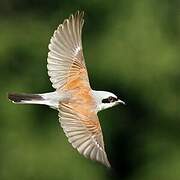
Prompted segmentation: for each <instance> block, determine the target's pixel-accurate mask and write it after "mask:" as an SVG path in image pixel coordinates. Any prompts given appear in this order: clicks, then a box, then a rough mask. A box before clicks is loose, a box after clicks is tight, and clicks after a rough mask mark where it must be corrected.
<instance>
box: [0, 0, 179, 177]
mask: <svg viewBox="0 0 180 180" xmlns="http://www.w3.org/2000/svg"><path fill="white" fill-rule="evenodd" d="M179 7H180V4H179V1H178V0H173V1H167V0H165V1H162V0H160V1H155V0H140V1H133V2H132V1H129V0H126V1H125V0H121V1H118V2H116V1H108V0H107V1H102V0H99V1H95V0H93V1H88V0H87V1H83V0H70V1H65V0H64V1H59V0H58V1H57V0H55V1H53V2H52V1H50V0H45V1H42V0H41V1H40V0H39V1H36V0H31V1H22V0H8V1H6V0H2V1H1V2H0V42H1V43H0V73H1V74H0V87H1V91H0V92H1V93H0V101H1V108H0V154H1V163H0V179H1V180H9V179H13V180H16V179H27V180H28V179H31V180H33V179H34V180H41V179H43V180H44V179H46V180H48V179H53V180H56V179H65V180H68V179H69V180H70V179H74V180H75V179H86V180H88V179H93V180H101V179H102V180H104V179H124V180H125V179H128V180H136V179H137V180H141V179H142V180H144V179H146V180H149V179H153V180H156V179H157V180H159V179H163V180H166V179H167V180H169V179H179V176H180V173H179V168H180V143H179V138H180V130H179V127H180V109H179V103H178V102H180V86H179V79H180V71H179V67H180V60H179V59H180V51H179V47H180V43H179V42H180V13H179ZM78 9H79V10H84V11H85V26H84V29H83V44H84V45H83V46H84V56H85V59H86V64H87V67H88V71H89V77H90V81H91V85H92V88H94V89H98V90H109V91H112V92H114V93H115V94H118V95H119V96H120V97H121V98H122V99H123V100H124V101H125V102H127V106H126V107H123V106H119V107H115V108H113V109H109V110H107V111H104V112H101V113H100V114H99V117H100V119H101V124H102V128H103V131H104V139H105V144H106V149H107V152H108V155H109V159H110V162H111V164H112V166H113V168H114V170H113V172H111V171H109V170H107V169H106V168H104V167H102V166H101V165H99V164H97V163H94V162H91V161H89V160H86V159H85V158H84V157H82V156H80V155H79V154H78V153H77V152H76V150H74V149H73V148H72V147H71V145H70V144H69V143H68V141H67V138H66V137H65V135H64V133H63V131H62V129H61V128H59V123H58V120H57V119H58V117H57V112H56V111H54V110H51V109H49V108H48V107H42V106H31V105H29V106H17V105H13V104H12V103H10V102H9V101H8V100H7V97H6V93H7V92H9V91H16V92H31V93H33V92H48V91H53V89H52V87H51V84H50V82H49V80H48V75H47V70H46V58H47V52H48V49H47V46H48V43H49V39H50V37H51V35H52V33H53V31H54V30H55V29H56V27H57V26H58V24H59V23H61V22H62V20H63V19H64V18H67V17H68V16H69V15H70V14H71V13H74V12H75V11H76V10H78Z"/></svg>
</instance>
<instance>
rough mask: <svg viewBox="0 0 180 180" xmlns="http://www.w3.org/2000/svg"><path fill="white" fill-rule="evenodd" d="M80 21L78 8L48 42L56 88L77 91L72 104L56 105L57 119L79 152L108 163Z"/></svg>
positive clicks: (49, 60) (81, 18) (50, 71)
mask: <svg viewBox="0 0 180 180" xmlns="http://www.w3.org/2000/svg"><path fill="white" fill-rule="evenodd" d="M83 24H84V19H83V13H79V11H78V12H77V13H76V14H75V15H71V16H70V17H69V19H66V20H65V21H64V22H63V24H61V25H60V26H59V27H58V28H57V30H56V31H55V32H54V35H53V37H52V38H51V41H50V44H49V50H50V51H49V53H48V59H47V61H48V65H47V68H48V74H49V76H50V80H51V82H52V86H53V87H54V88H55V89H56V91H57V92H62V91H66V92H67V91H68V92H69V91H71V90H73V92H76V93H73V97H72V98H75V99H76V100H75V101H74V102H75V104H73V103H72V102H71V103H70V104H69V103H68V102H66V103H59V108H58V110H59V121H60V124H61V126H62V128H63V130H64V132H65V134H66V136H67V137H68V140H69V142H70V143H71V144H72V146H73V147H74V148H75V149H77V150H78V151H79V153H80V154H83V155H84V156H85V157H87V158H90V159H92V160H96V161H99V162H101V163H103V164H104V165H106V166H107V167H110V164H109V162H108V159H107V155H106V152H105V149H104V142H103V135H102V131H101V127H100V124H99V120H98V117H97V114H96V112H95V111H94V112H92V110H93V108H94V106H92V104H93V103H94V102H93V97H92V96H91V95H90V93H89V92H90V91H91V89H90V85H89V79H88V75H87V70H86V66H85V63H84V57H83V51H82V42H81V33H82V27H83ZM77 102H81V104H78V103H77ZM94 109H95V108H94ZM85 112H86V113H85ZM90 112H91V113H90Z"/></svg>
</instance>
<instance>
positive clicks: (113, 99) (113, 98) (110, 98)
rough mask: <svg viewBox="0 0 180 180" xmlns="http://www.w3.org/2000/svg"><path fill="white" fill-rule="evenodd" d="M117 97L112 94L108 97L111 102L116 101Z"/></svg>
mask: <svg viewBox="0 0 180 180" xmlns="http://www.w3.org/2000/svg"><path fill="white" fill-rule="evenodd" d="M116 100H117V99H116V98H115V97H112V96H110V97H108V101H109V102H114V101H116Z"/></svg>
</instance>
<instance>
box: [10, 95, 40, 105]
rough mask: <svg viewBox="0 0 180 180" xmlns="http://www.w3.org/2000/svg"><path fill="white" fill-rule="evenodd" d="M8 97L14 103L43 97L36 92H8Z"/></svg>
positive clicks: (37, 99)
mask: <svg viewBox="0 0 180 180" xmlns="http://www.w3.org/2000/svg"><path fill="white" fill-rule="evenodd" d="M8 99H9V100H11V101H12V102H14V103H21V102H22V103H23V102H28V101H34V100H36V101H39V100H43V98H42V97H41V96H40V95H38V94H25V93H22V94H18V93H8Z"/></svg>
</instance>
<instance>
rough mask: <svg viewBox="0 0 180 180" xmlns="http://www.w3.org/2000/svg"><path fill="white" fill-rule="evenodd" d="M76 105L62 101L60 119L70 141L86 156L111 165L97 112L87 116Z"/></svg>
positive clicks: (108, 165)
mask: <svg viewBox="0 0 180 180" xmlns="http://www.w3.org/2000/svg"><path fill="white" fill-rule="evenodd" d="M76 107H77V106H76V105H72V104H69V103H68V104H65V103H61V104H60V107H59V121H60V123H61V126H62V128H63V130H64V132H65V134H66V136H67V137H68V141H69V142H70V143H71V144H72V146H73V147H74V148H75V149H77V150H78V151H79V153H80V154H83V155H84V156H85V157H86V158H90V159H92V160H95V161H98V162H101V163H102V164H104V165H106V166H107V167H110V163H109V161H108V158H107V155H106V152H105V148H104V142H103V135H102V131H101V127H100V123H99V120H98V117H97V115H96V113H95V112H92V113H90V114H89V116H85V115H84V114H80V112H79V111H78V110H77V108H76ZM82 108H83V107H82Z"/></svg>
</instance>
